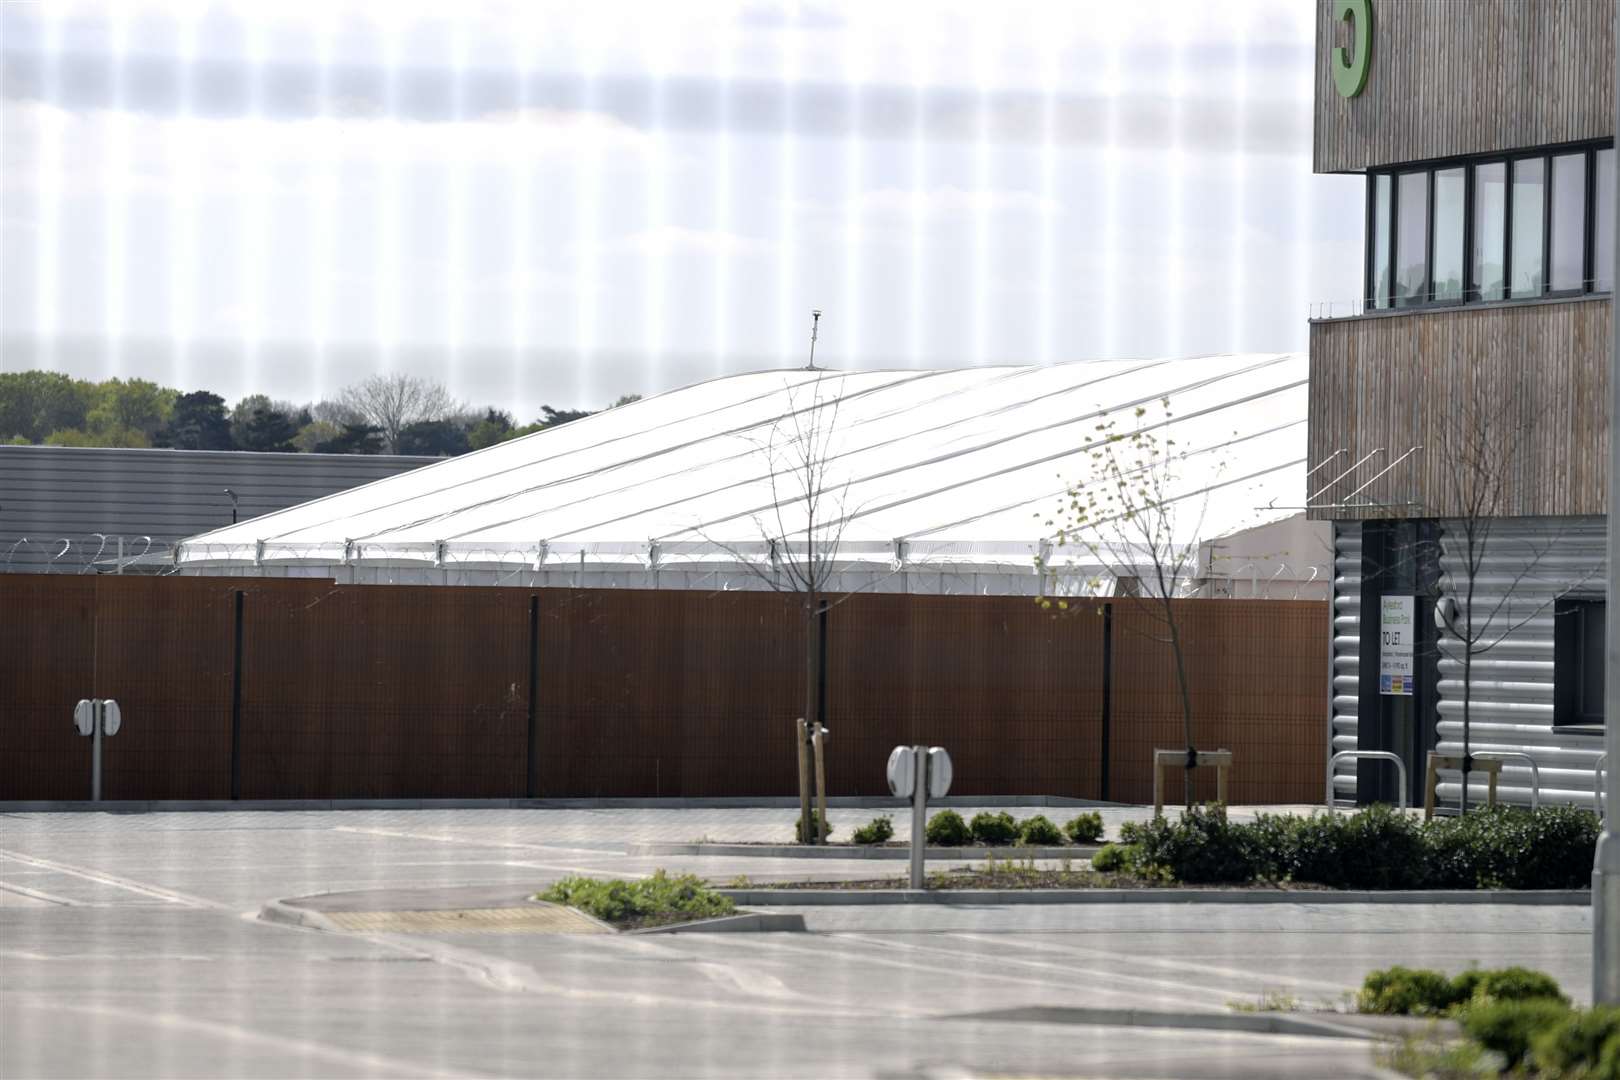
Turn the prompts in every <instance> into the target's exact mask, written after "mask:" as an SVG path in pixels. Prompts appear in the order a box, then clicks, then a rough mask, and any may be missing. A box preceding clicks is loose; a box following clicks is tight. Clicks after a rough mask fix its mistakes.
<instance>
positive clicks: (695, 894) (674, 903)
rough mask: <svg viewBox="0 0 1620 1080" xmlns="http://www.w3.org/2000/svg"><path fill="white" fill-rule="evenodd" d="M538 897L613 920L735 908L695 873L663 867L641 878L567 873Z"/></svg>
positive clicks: (706, 914) (699, 915) (704, 915)
mask: <svg viewBox="0 0 1620 1080" xmlns="http://www.w3.org/2000/svg"><path fill="white" fill-rule="evenodd" d="M539 898H540V899H541V900H547V901H550V902H551V903H554V904H566V905H567V906H569V907H574V908H578V909H579V910H581V911H583V912H586V913H587V914H590V915H594V916H595V917H596V918H598V919H601V920H602V921H603V922H613V923H617V922H629V921H637V920H662V921H672V920H674V919H677V918H679V919H712V918H715V917H717V916H720V915H730V914H731V913H732V912H733V911H735V910H736V905H735V904H733V903H732V902H731V900H730V899H729V898H728V897H724V896H721V895H720V894H719V893H716V892H713V891H711V890H709V889H707V888H705V887H704V885H703V882H702V881H701V880H700V879H699V878H698V877H697V876H696V875H695V874H682V875H680V876H679V877H670V876H669V875H668V874H666V873H665V872H664V871H663V870H655V871H653V875H652V877H650V878H642V879H641V880H639V881H603V880H600V879H598V878H588V877H566V878H563V879H562V880H561V881H559V882H557V883H556V884H555V885H553V886H552V887H551V888H549V889H547V890H546V891H545V892H543V893H541V894H540V896H539Z"/></svg>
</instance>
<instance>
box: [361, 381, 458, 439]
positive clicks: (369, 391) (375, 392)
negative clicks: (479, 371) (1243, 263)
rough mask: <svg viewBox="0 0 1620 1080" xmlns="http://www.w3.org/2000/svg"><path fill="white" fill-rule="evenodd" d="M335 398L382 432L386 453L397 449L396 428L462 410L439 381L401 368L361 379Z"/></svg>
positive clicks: (444, 416)
mask: <svg viewBox="0 0 1620 1080" xmlns="http://www.w3.org/2000/svg"><path fill="white" fill-rule="evenodd" d="M338 400H339V401H340V402H341V403H342V404H343V405H344V406H345V407H347V408H348V409H349V410H351V411H352V412H355V413H357V414H359V415H360V416H361V417H363V418H364V419H365V421H366V422H367V423H369V424H371V425H372V426H373V427H376V428H377V429H378V430H380V431H381V432H382V439H383V446H384V447H385V448H386V449H387V451H388V453H390V454H397V453H399V452H400V451H399V435H400V432H402V431H404V430H405V429H406V428H407V427H409V426H410V425H412V424H418V423H422V422H424V421H429V420H445V419H448V418H449V417H452V416H454V415H456V414H457V413H459V412H461V411H462V408H461V406H460V405H459V404H457V402H456V400H455V398H453V397H451V396H450V391H449V390H446V389H445V388H444V386H443V384H441V383H436V382H431V381H429V380H427V379H423V378H421V377H419V376H416V375H407V374H405V373H404V372H394V373H392V374H389V375H373V376H371V377H370V378H367V379H363V380H361V381H360V382H357V383H355V384H354V385H353V386H350V387H347V388H346V389H344V391H343V393H342V394H340V395H339V398H338Z"/></svg>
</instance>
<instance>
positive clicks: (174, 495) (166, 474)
mask: <svg viewBox="0 0 1620 1080" xmlns="http://www.w3.org/2000/svg"><path fill="white" fill-rule="evenodd" d="M435 460H438V459H436V458H427V457H401V456H392V455H380V454H379V455H368V454H260V453H246V452H242V451H234V450H136V449H101V448H85V447H67V446H0V573H3V572H8V571H9V572H13V573H16V572H28V573H42V572H43V573H89V572H117V571H118V569H119V568H120V567H119V555H120V550H122V554H123V556H124V562H123V569H124V570H125V571H127V572H139V571H143V570H144V571H146V572H151V571H153V570H161V569H162V568H163V565H164V560H163V557H164V556H167V555H168V554H169V552H170V551H172V549H173V546H174V544H175V543H177V542H178V541H180V540H182V539H184V538H185V537H188V536H193V535H195V534H197V533H199V532H206V531H208V530H209V529H214V528H219V527H221V526H225V525H229V524H230V523H231V520H232V512H233V510H234V511H235V513H236V517H237V520H240V521H247V520H248V519H250V518H255V517H258V516H260V515H261V514H268V513H271V512H273V511H276V510H283V509H285V508H287V507H289V506H296V505H298V504H300V503H305V502H308V501H310V500H311V499H318V498H320V497H322V496H325V495H331V494H333V493H335V492H339V491H346V490H348V489H349V488H353V487H358V486H359V485H361V484H368V483H370V482H372V481H373V480H381V479H383V478H385V477H389V476H394V475H396V474H398V473H402V472H406V471H408V470H411V469H416V468H420V467H421V466H423V465H426V464H429V463H431V462H433V461H435ZM232 494H234V495H235V499H233V498H232V497H231V495H232ZM120 543H121V544H122V548H121V549H120ZM153 556H158V558H153Z"/></svg>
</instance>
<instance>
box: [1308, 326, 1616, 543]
mask: <svg viewBox="0 0 1620 1080" xmlns="http://www.w3.org/2000/svg"><path fill="white" fill-rule="evenodd" d="M1611 304H1612V300H1611V299H1610V298H1608V297H1602V298H1592V299H1581V300H1572V301H1568V302H1563V303H1530V304H1504V305H1500V306H1487V307H1460V308H1453V309H1449V310H1441V311H1424V312H1417V313H1413V314H1410V315H1388V316H1369V317H1365V318H1358V319H1338V320H1324V321H1318V322H1314V323H1312V324H1311V360H1310V363H1311V376H1310V404H1309V417H1310V434H1309V457H1308V463H1309V465H1311V466H1316V465H1317V464H1319V463H1321V462H1324V461H1326V460H1327V458H1328V457H1329V456H1330V455H1333V454H1334V453H1336V452H1338V451H1343V453H1342V454H1340V456H1339V458H1338V462H1339V463H1340V464H1341V465H1342V468H1341V467H1340V466H1339V465H1334V466H1328V467H1325V468H1324V469H1323V470H1322V472H1321V474H1320V477H1321V480H1322V482H1323V483H1324V484H1325V482H1326V481H1327V480H1331V479H1332V478H1333V477H1334V476H1337V475H1338V474H1339V473H1341V472H1343V471H1344V469H1347V468H1348V467H1349V466H1350V465H1351V464H1353V463H1354V462H1357V461H1360V460H1361V459H1362V457H1364V456H1365V455H1367V454H1370V453H1374V452H1376V451H1380V450H1381V452H1380V453H1378V455H1377V456H1376V457H1374V458H1373V459H1372V460H1371V461H1370V462H1369V463H1368V465H1366V466H1364V467H1363V468H1362V469H1360V470H1358V471H1357V472H1355V473H1354V474H1352V475H1350V476H1348V477H1346V478H1345V479H1344V480H1342V481H1340V482H1338V483H1336V484H1334V485H1332V486H1331V487H1329V488H1328V489H1327V490H1326V491H1325V492H1323V493H1322V494H1321V495H1320V496H1319V497H1318V498H1314V499H1312V500H1311V501H1312V504H1313V505H1318V504H1320V505H1322V506H1324V507H1326V506H1331V505H1335V504H1340V505H1342V504H1343V503H1345V502H1346V501H1347V500H1348V499H1349V497H1350V496H1351V494H1352V493H1353V492H1355V490H1356V489H1357V488H1359V487H1361V486H1362V485H1363V484H1365V483H1367V482H1368V481H1369V480H1373V477H1374V474H1375V473H1377V472H1378V471H1379V470H1381V469H1383V468H1384V467H1385V466H1387V465H1389V464H1391V463H1392V462H1394V461H1395V459H1396V458H1398V457H1400V456H1401V455H1402V454H1404V453H1406V451H1408V450H1409V449H1411V448H1413V447H1422V448H1423V449H1421V450H1418V451H1417V452H1416V453H1414V454H1412V455H1411V456H1410V457H1409V458H1407V460H1406V461H1405V462H1403V463H1402V464H1401V465H1399V466H1397V467H1396V468H1394V469H1393V470H1391V471H1390V472H1388V473H1387V474H1386V475H1384V476H1383V477H1381V478H1379V479H1377V480H1375V481H1373V483H1372V484H1371V486H1369V487H1367V488H1366V490H1365V491H1362V492H1360V494H1357V495H1356V496H1355V498H1356V500H1357V501H1360V500H1370V501H1371V502H1372V503H1374V504H1375V505H1376V506H1379V507H1385V508H1399V507H1404V508H1405V509H1399V510H1396V511H1395V512H1397V513H1399V514H1400V515H1401V516H1411V515H1413V514H1416V515H1418V516H1422V517H1460V516H1463V513H1464V507H1463V505H1462V504H1463V502H1464V501H1465V496H1466V494H1467V492H1466V490H1465V489H1464V488H1463V487H1462V486H1460V485H1459V482H1458V481H1457V479H1456V478H1455V476H1454V474H1452V473H1451V472H1450V471H1448V468H1447V459H1448V454H1450V455H1453V456H1454V455H1455V454H1456V453H1457V450H1456V449H1455V447H1456V445H1457V444H1460V443H1464V442H1466V441H1467V439H1468V436H1469V432H1468V431H1467V430H1466V429H1467V426H1468V424H1469V422H1470V416H1471V415H1472V416H1473V417H1474V418H1475V419H1477V420H1480V421H1483V422H1486V423H1488V424H1489V425H1494V428H1495V432H1496V434H1497V435H1499V436H1500V437H1501V439H1502V442H1501V446H1502V447H1503V449H1502V450H1501V451H1500V454H1501V456H1500V464H1501V468H1502V471H1503V476H1504V480H1505V485H1504V490H1503V497H1502V501H1501V504H1500V506H1499V508H1498V511H1497V512H1498V513H1499V514H1501V515H1503V516H1526V515H1555V516H1558V515H1587V514H1602V513H1605V512H1606V507H1607V503H1608V499H1607V489H1606V485H1607V482H1608V479H1607V477H1608V471H1607V462H1608V446H1609V442H1608V418H1607V408H1608V357H1609V335H1610V325H1609V319H1610V307H1611ZM1460 429H1461V430H1460ZM1313 493H1314V492H1313ZM1411 503H1416V504H1418V505H1417V506H1416V507H1410V506H1409V505H1408V504H1411ZM1310 516H1311V517H1312V518H1319V519H1320V518H1355V517H1364V516H1382V515H1381V512H1380V511H1356V510H1349V509H1337V510H1328V509H1320V510H1313V511H1311V513H1310Z"/></svg>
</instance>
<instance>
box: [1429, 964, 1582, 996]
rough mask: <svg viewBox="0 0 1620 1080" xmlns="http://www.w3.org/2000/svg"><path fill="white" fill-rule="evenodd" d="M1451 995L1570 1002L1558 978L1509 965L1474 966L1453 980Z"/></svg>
mask: <svg viewBox="0 0 1620 1080" xmlns="http://www.w3.org/2000/svg"><path fill="white" fill-rule="evenodd" d="M1451 990H1452V996H1453V997H1454V998H1456V1000H1457V1001H1459V1002H1486V1001H1531V1000H1535V999H1539V998H1550V999H1552V1000H1554V1001H1557V1002H1560V1003H1561V1004H1564V1005H1568V1004H1569V998H1568V997H1566V996H1565V995H1564V992H1563V991H1562V990H1560V989H1559V988H1558V980H1556V979H1554V978H1553V977H1552V976H1551V975H1548V974H1546V973H1545V972H1542V971H1531V970H1530V969H1529V968H1522V967H1506V968H1495V969H1487V970H1484V971H1481V970H1478V969H1473V970H1469V971H1465V972H1463V973H1462V974H1461V975H1458V976H1457V977H1456V978H1454V979H1452V980H1451Z"/></svg>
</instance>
